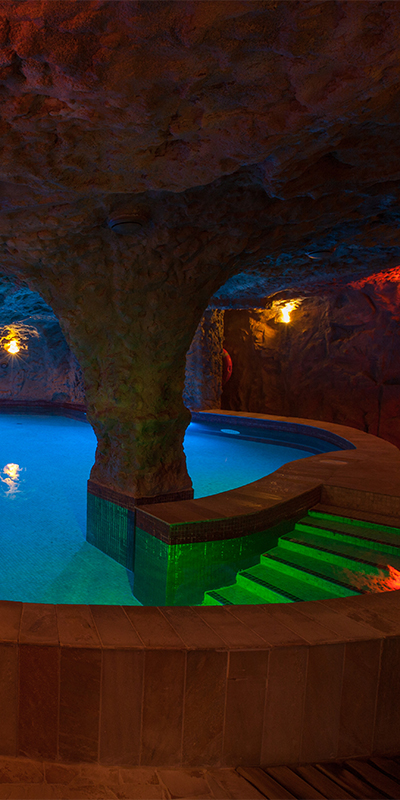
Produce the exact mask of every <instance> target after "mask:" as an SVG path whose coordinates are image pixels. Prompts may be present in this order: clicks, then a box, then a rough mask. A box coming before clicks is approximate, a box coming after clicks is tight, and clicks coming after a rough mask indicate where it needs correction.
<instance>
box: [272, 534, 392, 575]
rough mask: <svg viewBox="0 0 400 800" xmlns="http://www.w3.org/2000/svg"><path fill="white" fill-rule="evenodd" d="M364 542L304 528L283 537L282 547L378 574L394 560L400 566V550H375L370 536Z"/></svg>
mask: <svg viewBox="0 0 400 800" xmlns="http://www.w3.org/2000/svg"><path fill="white" fill-rule="evenodd" d="M364 544H365V547H364V548H363V547H361V546H357V547H355V546H354V544H353V543H352V544H350V543H348V542H343V541H340V540H338V539H336V538H333V537H328V536H318V535H316V534H313V533H306V532H302V531H292V532H291V533H287V534H285V535H284V536H281V537H280V539H279V547H282V548H283V549H285V550H294V551H296V552H298V553H304V555H309V556H311V557H312V558H318V559H321V560H322V561H328V562H329V563H330V564H338V565H339V566H341V567H344V568H347V569H351V570H362V571H364V572H371V573H375V574H377V573H379V571H380V570H382V569H383V570H384V569H385V568H386V567H387V565H388V564H390V565H391V566H392V567H395V568H396V569H399V570H400V552H399V555H398V556H394V555H392V554H391V553H381V552H378V551H377V550H373V549H372V548H371V547H370V545H369V542H368V540H364Z"/></svg>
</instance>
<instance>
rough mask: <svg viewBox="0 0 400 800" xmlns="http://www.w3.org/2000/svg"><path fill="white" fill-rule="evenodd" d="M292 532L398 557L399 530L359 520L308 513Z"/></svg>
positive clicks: (399, 545)
mask: <svg viewBox="0 0 400 800" xmlns="http://www.w3.org/2000/svg"><path fill="white" fill-rule="evenodd" d="M294 530H295V531H296V532H297V531H301V532H306V533H315V534H317V535H318V536H326V537H327V538H328V539H334V540H338V541H342V542H348V543H349V544H352V545H353V546H354V547H362V548H364V549H365V548H370V549H371V550H378V551H379V552H380V553H388V554H389V553H391V554H392V555H397V556H400V530H398V529H396V528H389V526H378V525H376V527H375V526H373V525H372V524H371V523H369V524H367V523H360V521H359V520H354V523H353V521H351V520H350V519H349V520H346V521H345V522H344V521H342V520H340V519H337V518H335V517H331V518H329V519H328V518H327V515H326V514H324V515H321V516H319V515H317V513H312V512H310V513H309V514H308V515H307V516H306V517H303V518H302V519H300V520H299V521H298V522H296V524H295V526H294Z"/></svg>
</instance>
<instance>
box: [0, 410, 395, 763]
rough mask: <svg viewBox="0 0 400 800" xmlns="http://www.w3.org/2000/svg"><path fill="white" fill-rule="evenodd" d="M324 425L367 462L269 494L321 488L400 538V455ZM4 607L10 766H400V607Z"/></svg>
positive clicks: (0, 651) (0, 665)
mask: <svg viewBox="0 0 400 800" xmlns="http://www.w3.org/2000/svg"><path fill="white" fill-rule="evenodd" d="M251 416H253V417H254V416H255V415H251ZM296 422H304V423H305V424H310V421H307V420H296ZM312 424H313V425H315V426H321V427H324V428H326V429H327V430H330V429H332V430H333V428H334V429H335V430H334V432H337V433H338V434H339V435H342V436H344V437H345V438H347V439H350V440H351V441H352V442H353V443H354V444H355V445H356V447H357V449H356V450H349V451H345V457H344V453H343V451H342V452H339V451H337V452H335V453H329V454H324V455H320V456H313V457H312V458H308V459H306V460H305V461H298V462H292V463H291V464H287V465H285V466H284V467H282V468H281V469H280V470H278V471H277V472H276V473H274V474H273V475H271V476H268V478H265V479H263V481H266V482H267V483H266V484H263V486H266V485H267V486H270V487H271V486H272V485H274V482H278V483H279V482H280V481H289V484H290V485H295V484H296V481H297V482H298V485H300V484H301V483H302V481H304V480H307V481H309V482H311V483H314V484H315V485H316V486H319V487H320V497H321V499H322V500H323V502H324V503H328V504H331V505H334V506H335V505H336V506H339V505H340V506H345V507H347V508H351V509H354V512H355V516H357V515H358V516H361V518H362V515H364V516H369V518H372V517H371V515H374V517H375V519H378V518H379V519H382V515H386V516H385V517H384V519H385V521H387V522H388V524H395V521H396V522H397V524H398V522H399V517H400V515H399V508H400V485H399V477H398V475H399V472H400V471H399V466H400V453H399V451H398V450H397V448H395V447H394V446H393V445H390V444H389V443H387V442H384V441H383V440H379V439H375V438H374V437H372V436H369V435H368V434H365V433H362V432H360V431H355V430H353V429H349V428H345V427H343V426H329V425H327V424H326V423H312ZM257 483H259V482H257ZM282 485H283V484H282ZM246 488H248V487H246ZM234 491H235V492H236V497H237V498H238V503H239V504H240V502H241V500H243V505H242V512H241V513H240V511H239V506H238V505H236V506H235V508H234V510H233V516H235V515H236V516H243V514H246V510H247V513H249V506H248V505H247V502H248V501H247V499H246V497H247V495H246V492H245V490H244V489H243V490H234ZM265 491H266V490H265ZM226 494H231V493H226ZM270 499H271V498H270V497H269V499H268V502H267V506H268V503H269V501H270ZM208 500H209V501H210V502H211V503H212V502H213V498H208ZM184 502H186V501H181V502H180V503H176V504H175V503H174V504H172V503H171V504H168V505H169V507H170V508H171V511H172V506H180V507H181V508H182V503H184ZM216 502H218V501H216ZM191 503H192V504H193V503H194V504H196V503H201V501H191ZM166 505H167V504H166ZM268 507H269V506H268ZM191 508H193V505H191ZM158 509H160V506H158V507H157V510H158ZM153 511H154V509H153ZM161 512H163V510H162V509H161ZM140 513H149V507H147V508H146V512H144V511H143V512H142V511H141V512H140ZM226 513H228V512H226ZM251 513H254V509H253V511H250V514H251ZM150 516H152V515H151V514H150ZM218 518H222V517H220V516H219V517H218ZM159 519H160V520H161V521H162V514H161V516H160V517H159ZM164 521H165V520H164ZM0 607H1V613H0V670H1V680H0V707H1V716H0V753H1V754H3V755H10V756H16V755H18V756H27V757H30V758H41V759H48V760H59V761H65V762H67V761H85V760H86V761H89V762H100V763H102V764H119V765H122V766H123V765H126V766H128V765H136V764H143V765H157V766H164V765H165V766H180V765H194V766H196V765H235V766H237V765H238V764H247V765H258V764H263V765H267V764H279V763H280V764H282V763H287V764H296V763H298V762H312V761H314V762H315V761H319V760H321V761H322V760H329V759H335V758H341V757H342V758H348V757H351V756H357V755H363V756H368V755H371V754H373V753H374V754H380V755H384V754H395V753H398V752H399V749H400V726H399V724H398V705H399V699H400V698H399V694H400V688H399V681H398V670H399V665H400V592H398V591H394V592H386V593H383V594H373V595H372V594H371V595H363V596H360V597H346V598H340V599H330V600H323V601H320V602H307V603H306V602H304V603H296V604H282V605H281V604H279V605H262V606H261V605H260V606H230V607H226V606H225V607H218V606H214V607H193V608H190V607H165V608H156V607H135V606H130V607H126V608H121V607H115V606H71V605H69V606H68V605H62V606H56V607H55V606H50V605H40V604H22V603H12V602H2V603H0Z"/></svg>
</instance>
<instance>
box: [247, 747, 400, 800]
mask: <svg viewBox="0 0 400 800" xmlns="http://www.w3.org/2000/svg"><path fill="white" fill-rule="evenodd" d="M237 772H238V773H239V775H241V776H242V777H243V778H245V780H247V781H248V782H249V783H251V784H252V785H253V786H254V787H255V788H256V789H257V790H258V791H259V792H260V793H261V794H262V795H263V796H264V797H267V798H268V799H269V800H286V799H287V798H288V799H289V798H297V799H299V798H302V800H314V798H315V799H316V798H321V797H324V798H330V799H331V800H347V798H357V800H364V798H371V800H379V798H392V800H397V798H400V756H398V757H393V758H368V759H358V758H357V759H356V758H352V759H349V760H348V761H341V762H340V763H338V762H328V763H324V764H307V765H303V766H297V767H283V766H281V767H268V768H266V769H261V768H259V767H238V768H237Z"/></svg>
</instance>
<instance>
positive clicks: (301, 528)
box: [204, 509, 400, 605]
mask: <svg viewBox="0 0 400 800" xmlns="http://www.w3.org/2000/svg"><path fill="white" fill-rule="evenodd" d="M389 567H392V568H394V569H395V570H398V571H399V573H400V529H398V528H395V527H394V526H389V525H381V524H378V523H371V522H367V521H362V520H358V519H357V520H353V519H351V518H350V517H343V516H336V515H334V514H327V513H326V512H325V511H319V510H318V509H317V510H310V512H309V513H308V514H307V515H306V516H305V517H303V518H302V519H301V520H299V521H298V522H296V523H295V525H294V526H293V530H292V531H290V532H289V533H286V534H284V535H283V536H281V537H280V539H279V541H278V545H277V546H276V547H274V548H273V549H272V550H269V551H268V552H266V553H264V554H263V555H262V556H261V557H260V562H259V564H256V565H255V566H253V567H250V568H248V569H245V570H242V571H241V572H239V573H238V574H237V576H236V583H235V584H232V585H230V586H225V587H222V588H218V589H216V590H214V591H209V592H206V593H205V595H204V605H232V604H235V605H239V604H246V605H247V604H255V603H292V602H298V601H300V600H321V599H324V598H329V597H347V596H349V595H358V594H363V593H365V592H373V591H382V590H383V588H385V581H386V579H388V578H391V577H392V576H391V572H390V569H389ZM388 587H389V588H390V586H389V583H388Z"/></svg>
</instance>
